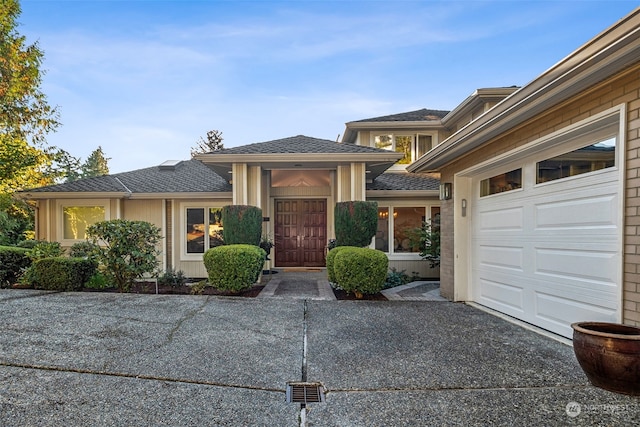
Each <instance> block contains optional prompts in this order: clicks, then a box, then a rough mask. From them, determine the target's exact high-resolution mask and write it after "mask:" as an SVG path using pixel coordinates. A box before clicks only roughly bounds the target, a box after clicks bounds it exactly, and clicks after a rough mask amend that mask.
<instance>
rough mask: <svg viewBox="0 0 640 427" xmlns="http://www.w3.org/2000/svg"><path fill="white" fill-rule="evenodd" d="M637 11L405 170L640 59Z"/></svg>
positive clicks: (465, 146) (478, 140)
mask: <svg viewBox="0 0 640 427" xmlns="http://www.w3.org/2000/svg"><path fill="white" fill-rule="evenodd" d="M639 15H640V8H638V9H636V10H635V11H634V12H633V13H632V14H630V15H629V17H628V18H627V19H625V20H624V21H621V22H620V23H619V24H617V25H615V26H614V27H612V28H611V29H609V30H606V31H605V32H603V33H602V35H601V36H600V37H599V38H598V37H597V38H596V39H594V40H593V41H592V42H589V43H587V44H586V45H585V46H584V47H582V48H581V49H579V50H578V51H576V52H575V53H574V54H572V55H570V56H569V57H567V58H566V59H564V60H563V61H561V62H560V63H559V64H557V65H555V66H554V67H552V68H551V69H549V70H548V71H546V72H545V73H543V74H542V75H541V76H540V77H538V78H537V79H535V80H534V81H532V82H531V83H529V84H527V85H526V86H524V87H522V88H521V89H519V90H518V91H516V92H514V93H513V94H512V95H511V96H509V97H508V98H505V99H504V100H503V101H502V102H500V103H498V104H497V105H496V106H495V107H493V108H492V109H491V110H489V111H487V112H486V113H485V114H483V115H482V116H480V117H479V118H478V119H476V120H475V121H473V122H471V123H469V124H468V125H467V126H465V127H463V128H462V129H460V130H459V131H458V132H456V133H455V134H453V135H452V136H450V137H449V138H447V139H446V140H444V141H443V142H442V143H441V144H440V145H438V146H436V147H435V148H434V149H433V150H431V151H430V152H428V153H426V154H425V155H424V156H423V157H422V158H420V159H418V160H417V161H416V162H414V163H413V164H411V165H410V166H409V167H407V171H409V172H422V171H434V170H439V169H440V168H441V167H442V166H444V165H445V164H447V163H449V162H451V161H453V160H454V159H456V158H457V157H459V156H461V155H463V154H466V153H467V152H469V151H471V150H473V149H475V148H477V147H479V146H480V145H482V144H484V143H485V142H487V141H488V140H489V139H491V138H493V137H495V136H497V135H500V134H502V133H504V132H506V131H508V130H509V129H511V128H514V127H516V126H518V125H519V124H521V123H523V122H524V121H526V120H528V119H530V118H532V117H535V116H536V115H537V114H539V113H541V112H542V111H544V110H547V109H549V108H551V107H552V106H554V105H557V104H558V103H560V102H562V101H564V100H566V99H569V98H570V97H572V96H575V95H576V94H579V93H580V92H581V91H583V90H585V89H587V88H588V87H590V86H592V85H594V84H596V83H597V82H599V81H601V80H603V79H605V78H607V77H608V76H611V75H614V74H615V73H617V72H619V71H621V70H623V69H624V68H626V67H628V66H630V65H633V64H634V63H637V62H638V58H640V42H639V37H640V22H638V21H639V18H638V17H639Z"/></svg>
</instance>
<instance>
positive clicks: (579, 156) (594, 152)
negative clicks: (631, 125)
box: [536, 137, 616, 184]
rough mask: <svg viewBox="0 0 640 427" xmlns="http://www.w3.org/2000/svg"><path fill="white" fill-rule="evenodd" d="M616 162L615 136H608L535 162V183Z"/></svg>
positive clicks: (608, 166) (603, 167) (592, 169)
mask: <svg viewBox="0 0 640 427" xmlns="http://www.w3.org/2000/svg"><path fill="white" fill-rule="evenodd" d="M615 164H616V138H615V137H612V138H608V139H605V140H602V141H600V142H597V143H595V144H591V145H588V146H586V147H582V148H579V149H577V150H573V151H571V152H569V153H565V154H561V155H559V156H556V157H553V158H551V159H547V160H543V161H541V162H538V163H536V183H537V184H540V183H543V182H547V181H554V180H556V179H562V178H567V177H570V176H575V175H581V174H583V173H588V172H593V171H597V170H600V169H606V168H612V167H614V166H615Z"/></svg>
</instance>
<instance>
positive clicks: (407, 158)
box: [373, 134, 433, 165]
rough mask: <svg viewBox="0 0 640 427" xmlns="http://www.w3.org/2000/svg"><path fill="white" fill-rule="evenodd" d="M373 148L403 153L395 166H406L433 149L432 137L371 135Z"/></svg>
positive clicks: (421, 135)
mask: <svg viewBox="0 0 640 427" xmlns="http://www.w3.org/2000/svg"><path fill="white" fill-rule="evenodd" d="M373 146H374V147H376V148H381V149H383V150H389V151H396V152H398V153H403V154H404V157H403V158H402V159H400V160H398V162H397V164H400V165H408V164H409V163H411V162H414V161H416V160H417V159H418V158H419V157H420V156H422V155H423V154H425V153H426V152H427V151H429V150H431V149H432V148H433V136H432V135H423V134H417V135H416V134H405V135H394V134H380V135H373Z"/></svg>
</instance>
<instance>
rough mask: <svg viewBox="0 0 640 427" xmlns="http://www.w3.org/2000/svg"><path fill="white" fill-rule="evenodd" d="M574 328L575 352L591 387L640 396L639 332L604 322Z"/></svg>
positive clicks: (584, 323) (629, 327) (639, 329)
mask: <svg viewBox="0 0 640 427" xmlns="http://www.w3.org/2000/svg"><path fill="white" fill-rule="evenodd" d="M571 327H572V328H573V351H574V353H575V355H576V358H577V359H578V363H580V366H581V367H582V370H583V371H584V372H585V374H586V375H587V378H588V379H589V381H590V382H591V384H593V385H594V386H596V387H600V388H603V389H605V390H609V391H613V392H616V393H624V394H631V395H634V396H638V395H640V328H635V327H633V326H626V325H621V324H618V323H602V322H579V323H574V324H572V325H571Z"/></svg>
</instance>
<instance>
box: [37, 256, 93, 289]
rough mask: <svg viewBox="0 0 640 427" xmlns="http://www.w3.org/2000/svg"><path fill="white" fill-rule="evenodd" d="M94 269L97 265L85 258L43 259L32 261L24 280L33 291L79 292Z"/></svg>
mask: <svg viewBox="0 0 640 427" xmlns="http://www.w3.org/2000/svg"><path fill="white" fill-rule="evenodd" d="M96 269H97V264H96V263H95V262H94V261H91V260H88V259H85V258H66V257H55V258H43V259H39V260H37V261H34V263H33V265H32V266H31V268H30V269H29V270H28V271H27V273H26V280H27V282H28V283H29V284H30V285H32V286H33V287H34V288H35V289H44V290H51V291H80V290H82V288H83V287H84V284H85V283H87V282H88V281H89V279H91V277H92V276H93V275H94V274H95V273H96Z"/></svg>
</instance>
